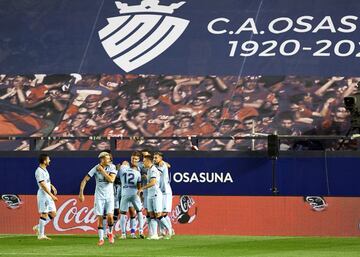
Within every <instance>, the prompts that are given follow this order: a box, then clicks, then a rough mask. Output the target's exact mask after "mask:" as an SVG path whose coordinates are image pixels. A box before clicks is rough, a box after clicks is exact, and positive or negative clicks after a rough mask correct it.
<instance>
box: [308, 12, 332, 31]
mask: <svg viewBox="0 0 360 257" xmlns="http://www.w3.org/2000/svg"><path fill="white" fill-rule="evenodd" d="M319 30H330V31H331V33H336V29H335V25H334V23H333V21H332V19H331V17H330V16H325V17H324V19H322V20H321V22H320V23H319V24H318V25H317V26H316V28H315V29H314V30H313V32H312V33H316V32H318V31H319Z"/></svg>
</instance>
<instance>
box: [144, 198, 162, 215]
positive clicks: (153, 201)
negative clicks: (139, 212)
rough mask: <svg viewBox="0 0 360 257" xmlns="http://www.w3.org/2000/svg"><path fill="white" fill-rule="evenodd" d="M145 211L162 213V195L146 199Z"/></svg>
mask: <svg viewBox="0 0 360 257" xmlns="http://www.w3.org/2000/svg"><path fill="white" fill-rule="evenodd" d="M147 210H148V211H149V212H156V213H161V212H162V194H158V195H157V196H152V197H148V198H147Z"/></svg>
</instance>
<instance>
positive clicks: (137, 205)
mask: <svg viewBox="0 0 360 257" xmlns="http://www.w3.org/2000/svg"><path fill="white" fill-rule="evenodd" d="M132 204H133V206H134V208H135V210H136V213H137V217H138V222H139V236H140V238H142V239H144V238H145V237H144V232H143V231H144V216H143V213H142V209H143V207H142V204H141V200H140V197H139V196H137V195H135V196H134V198H133V202H132Z"/></svg>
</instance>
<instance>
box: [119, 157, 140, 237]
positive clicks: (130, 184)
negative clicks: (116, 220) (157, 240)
mask: <svg viewBox="0 0 360 257" xmlns="http://www.w3.org/2000/svg"><path fill="white" fill-rule="evenodd" d="M140 158H141V153H140V152H137V151H136V152H134V153H133V154H132V155H131V163H130V166H129V165H128V163H127V162H123V165H121V167H120V171H119V173H120V175H119V177H120V179H121V202H120V213H121V217H120V226H121V231H122V235H121V239H126V212H127V211H128V210H129V207H132V206H133V208H135V210H136V212H137V216H138V221H139V234H140V238H144V235H143V226H144V218H143V214H142V208H143V207H142V204H141V200H140V197H139V196H138V195H137V190H138V189H139V188H140V187H141V174H140V171H139V168H138V162H139V161H140ZM134 214H135V215H134ZM135 216H136V213H132V212H130V226H131V228H132V231H131V237H132V238H136V235H135V230H134V228H133V227H134V219H135Z"/></svg>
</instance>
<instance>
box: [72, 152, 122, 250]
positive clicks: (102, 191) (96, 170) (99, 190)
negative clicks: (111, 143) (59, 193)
mask: <svg viewBox="0 0 360 257" xmlns="http://www.w3.org/2000/svg"><path fill="white" fill-rule="evenodd" d="M98 158H99V162H100V163H99V164H98V165H96V166H94V167H93V168H92V169H91V170H90V171H89V172H88V174H87V175H86V176H85V177H84V178H83V180H82V181H81V184H80V193H79V200H80V202H83V201H84V200H85V197H84V189H85V186H86V183H87V182H88V181H89V179H90V178H92V177H93V176H95V181H96V187H95V198H94V212H95V215H96V216H97V218H98V234H99V242H98V246H102V245H103V244H104V230H103V214H104V213H106V217H107V221H108V226H109V234H108V235H107V237H108V239H109V242H110V243H111V244H113V243H114V235H113V225H114V218H113V213H114V185H113V183H114V181H115V177H116V174H117V170H116V167H115V165H114V164H112V163H111V156H110V154H109V153H107V152H101V153H100V154H99V156H98Z"/></svg>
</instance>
